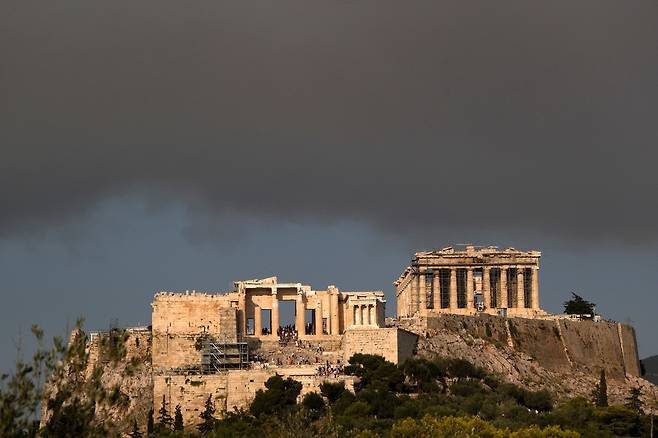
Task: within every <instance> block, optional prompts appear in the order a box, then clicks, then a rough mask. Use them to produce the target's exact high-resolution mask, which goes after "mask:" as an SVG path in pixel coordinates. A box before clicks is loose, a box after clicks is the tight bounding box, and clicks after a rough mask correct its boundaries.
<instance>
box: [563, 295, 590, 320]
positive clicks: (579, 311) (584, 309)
mask: <svg viewBox="0 0 658 438" xmlns="http://www.w3.org/2000/svg"><path fill="white" fill-rule="evenodd" d="M571 295H572V298H571V299H570V300H568V301H565V302H564V313H566V314H569V315H594V307H595V306H596V304H594V303H591V302H589V301H587V300H586V299H584V298H583V297H581V296H580V295H577V294H575V293H573V292H572V293H571Z"/></svg>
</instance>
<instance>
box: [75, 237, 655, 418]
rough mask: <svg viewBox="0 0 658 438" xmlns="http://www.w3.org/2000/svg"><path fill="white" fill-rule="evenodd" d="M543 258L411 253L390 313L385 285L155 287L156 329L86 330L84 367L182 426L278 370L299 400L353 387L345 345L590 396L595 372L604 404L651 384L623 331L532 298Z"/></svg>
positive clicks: (485, 250)
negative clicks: (462, 365) (287, 314)
mask: <svg viewBox="0 0 658 438" xmlns="http://www.w3.org/2000/svg"><path fill="white" fill-rule="evenodd" d="M540 255H541V254H540V253H539V252H538V251H519V250H516V249H512V248H507V249H502V250H499V249H497V248H495V247H474V246H466V247H464V248H456V247H448V248H443V249H441V250H436V251H425V252H418V253H416V254H415V255H414V256H413V258H412V260H411V263H410V265H409V266H408V267H406V268H404V269H403V272H402V274H401V275H400V276H399V278H398V279H397V280H396V281H395V282H394V284H395V287H396V301H397V303H396V304H397V306H396V309H397V316H396V317H395V318H386V309H385V306H386V300H385V298H384V293H383V292H382V291H342V290H339V289H338V288H337V287H335V286H332V285H330V286H327V287H326V288H324V289H316V288H314V287H313V286H311V285H307V284H303V283H298V282H281V281H280V280H279V279H278V278H277V277H269V278H264V279H253V280H243V281H235V282H234V285H233V286H234V287H233V289H232V290H230V291H227V292H217V293H209V292H198V291H183V292H159V293H157V294H155V297H154V299H153V303H152V323H151V326H149V327H142V328H127V329H124V330H119V329H117V330H110V331H109V332H95V333H92V334H91V336H90V338H89V339H90V341H89V345H88V348H89V352H90V357H91V360H90V361H89V365H88V366H89V367H90V370H91V369H93V367H94V366H96V365H98V364H101V365H102V367H103V368H104V371H105V375H104V377H103V378H104V379H106V380H105V381H104V382H106V384H107V385H119V386H120V387H121V391H122V392H123V393H125V394H127V395H128V396H129V397H130V408H129V411H130V412H131V414H130V415H133V416H137V417H138V418H140V419H145V418H146V415H147V414H146V413H147V412H148V410H149V409H151V408H152V407H153V405H154V400H155V401H157V403H160V402H161V400H162V399H163V397H164V399H165V402H166V405H167V406H168V409H169V410H170V411H171V413H172V414H173V410H174V407H175V406H176V405H180V406H181V407H182V413H183V417H184V421H185V424H186V425H192V424H195V423H196V422H198V421H199V412H200V411H201V410H203V404H204V401H205V400H206V399H207V398H208V396H209V395H212V398H213V400H215V403H216V408H217V411H218V412H222V411H223V412H226V411H232V410H233V409H235V408H243V407H246V406H248V404H249V403H250V401H251V400H252V399H253V397H254V395H255V393H256V391H257V390H258V389H261V388H263V387H264V383H265V381H266V380H267V379H268V378H269V377H270V376H272V375H274V374H275V373H276V374H279V375H281V376H289V377H291V378H293V379H296V380H298V381H300V382H301V383H302V385H303V386H302V392H301V396H303V395H304V394H306V393H308V392H310V391H317V390H318V388H319V385H320V384H321V383H322V382H325V381H337V380H344V381H346V383H347V386H348V387H350V386H351V385H352V382H353V377H352V376H346V375H343V373H342V367H343V365H344V364H345V363H346V362H347V360H348V359H349V358H350V357H351V356H352V355H353V354H354V353H369V354H378V355H381V356H383V357H385V358H386V359H387V360H389V361H391V362H393V363H400V362H403V361H404V360H405V359H407V358H409V357H411V356H414V355H418V356H431V355H433V354H440V355H443V356H450V357H460V358H465V359H468V360H469V361H471V362H472V363H474V364H475V365H478V366H482V367H484V368H485V369H487V370H489V371H491V372H494V373H497V374H498V375H500V376H501V377H502V378H503V379H505V380H507V381H509V382H512V383H516V384H519V385H522V386H526V387H528V388H533V389H538V388H547V389H550V390H551V391H553V392H554V393H555V394H557V395H558V396H566V395H570V396H573V395H575V394H583V395H585V394H586V393H587V394H588V393H589V391H590V389H591V386H592V385H593V384H594V382H595V381H596V379H597V377H598V373H599V371H600V370H601V369H602V368H603V369H605V370H606V372H607V375H608V377H609V379H610V382H609V388H610V397H611V399H613V400H614V399H615V398H617V399H623V397H624V396H625V395H626V393H627V389H628V388H629V387H630V386H638V385H639V386H642V385H645V384H648V383H647V382H645V381H644V380H642V379H640V378H639V375H640V366H639V360H638V356H637V346H636V340H635V333H634V331H633V328H632V327H630V326H628V325H624V324H620V323H616V322H611V321H603V320H602V321H597V322H595V321H591V320H580V319H574V318H571V317H568V316H567V315H549V314H547V313H546V312H545V311H543V310H542V309H541V308H540V291H539V280H538V277H539V258H540ZM285 302H291V303H294V309H295V316H294V321H290V322H289V323H284V322H283V321H282V315H281V312H280V307H281V306H282V305H283V304H284V303H285ZM118 336H120V339H121V342H124V343H125V347H126V348H125V357H124V358H123V359H122V360H121V361H119V362H118V363H112V362H111V361H109V360H107V358H105V357H104V355H105V354H106V353H105V352H104V348H103V345H105V344H107V340H108V339H109V340H111V339H113V337H118ZM135 364H140V366H139V367H137V371H135ZM128 367H130V371H131V372H130V373H128V372H127V370H128ZM90 372H91V371H90ZM108 415H111V416H114V417H116V418H119V419H121V418H132V417H126V413H120V412H114V413H110V414H108Z"/></svg>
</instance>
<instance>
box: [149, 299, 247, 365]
mask: <svg viewBox="0 0 658 438" xmlns="http://www.w3.org/2000/svg"><path fill="white" fill-rule="evenodd" d="M233 295H235V294H228V295H222V296H219V295H206V294H168V293H160V294H157V295H156V296H155V298H154V300H153V304H152V306H153V315H152V320H153V369H154V370H155V371H156V372H159V371H162V370H166V369H170V368H179V367H187V366H189V365H198V364H200V363H201V351H200V345H199V342H200V339H201V337H202V336H210V337H213V338H214V339H215V340H216V341H218V342H229V343H231V342H236V341H237V321H236V319H237V316H236V308H235V307H233V306H232V299H233V298H235V297H234V296H233Z"/></svg>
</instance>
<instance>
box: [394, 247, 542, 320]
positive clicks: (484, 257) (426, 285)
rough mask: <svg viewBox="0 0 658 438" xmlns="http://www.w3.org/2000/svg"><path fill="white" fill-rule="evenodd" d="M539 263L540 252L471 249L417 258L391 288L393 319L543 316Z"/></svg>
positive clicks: (451, 249)
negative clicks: (394, 302) (442, 315)
mask: <svg viewBox="0 0 658 438" xmlns="http://www.w3.org/2000/svg"><path fill="white" fill-rule="evenodd" d="M539 257H541V253H540V252H539V251H519V250H516V249H514V248H507V249H503V250H500V249H498V248H497V247H493V246H488V247H475V246H472V245H465V246H464V247H463V248H458V249H456V248H454V247H447V248H443V249H441V250H438V251H425V252H418V253H416V254H415V255H414V257H413V259H412V260H411V265H410V266H409V267H407V268H406V269H405V270H404V271H403V272H402V274H401V275H400V277H399V278H398V279H397V280H396V281H395V282H394V283H393V284H394V285H395V289H396V291H395V292H396V299H397V315H398V317H412V316H420V317H426V316H432V315H436V314H439V313H454V314H462V315H472V314H476V313H479V312H483V313H488V314H497V315H501V316H525V317H532V316H536V315H543V314H545V312H544V311H543V310H541V308H540V307H539V275H538V274H539Z"/></svg>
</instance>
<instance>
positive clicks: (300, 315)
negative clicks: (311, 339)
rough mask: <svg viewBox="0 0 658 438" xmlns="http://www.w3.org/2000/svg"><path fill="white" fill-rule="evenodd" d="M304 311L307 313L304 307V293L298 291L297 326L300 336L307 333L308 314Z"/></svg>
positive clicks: (296, 304) (296, 306)
mask: <svg viewBox="0 0 658 438" xmlns="http://www.w3.org/2000/svg"><path fill="white" fill-rule="evenodd" d="M304 313H306V312H305V309H304V295H302V294H301V293H299V292H298V293H297V299H296V300H295V314H296V315H295V328H296V329H297V334H298V335H299V336H303V335H305V334H306V327H305V325H306V323H305V321H304V320H305V316H306V315H304Z"/></svg>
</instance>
